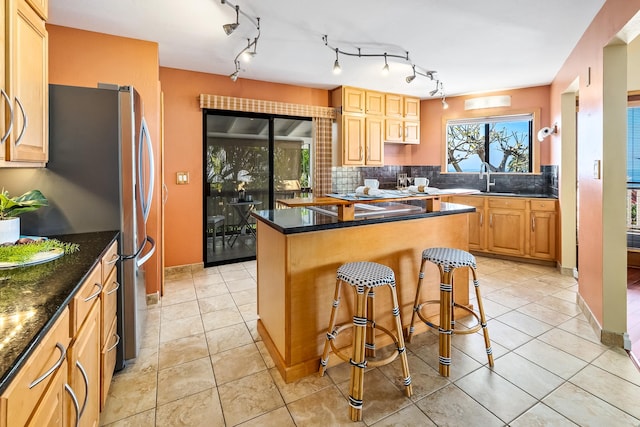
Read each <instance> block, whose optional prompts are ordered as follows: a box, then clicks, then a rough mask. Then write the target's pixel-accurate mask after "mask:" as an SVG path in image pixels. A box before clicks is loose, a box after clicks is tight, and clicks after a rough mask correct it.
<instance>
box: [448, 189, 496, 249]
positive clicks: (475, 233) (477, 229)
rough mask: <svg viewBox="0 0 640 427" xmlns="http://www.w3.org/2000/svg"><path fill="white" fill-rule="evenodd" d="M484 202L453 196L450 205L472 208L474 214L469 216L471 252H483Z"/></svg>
mask: <svg viewBox="0 0 640 427" xmlns="http://www.w3.org/2000/svg"><path fill="white" fill-rule="evenodd" d="M485 200H486V198H484V197H473V196H453V197H451V198H450V200H449V201H450V202H451V203H459V204H461V205H467V206H473V207H474V208H476V211H475V212H472V213H470V214H469V249H470V250H472V251H484V250H486V248H487V245H486V229H485Z"/></svg>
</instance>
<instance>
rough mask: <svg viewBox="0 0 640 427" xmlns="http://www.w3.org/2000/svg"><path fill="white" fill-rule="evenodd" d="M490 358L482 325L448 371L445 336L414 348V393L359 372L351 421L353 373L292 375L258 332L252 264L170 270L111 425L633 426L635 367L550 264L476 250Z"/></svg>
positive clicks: (391, 369)
mask: <svg viewBox="0 0 640 427" xmlns="http://www.w3.org/2000/svg"><path fill="white" fill-rule="evenodd" d="M478 270H479V274H480V279H481V282H480V283H481V289H482V291H483V296H484V297H483V300H484V305H485V310H486V312H487V314H488V315H489V316H490V320H489V330H490V334H491V338H492V344H493V352H494V355H495V358H496V359H495V367H494V368H493V369H490V368H488V367H487V360H486V354H485V352H484V347H483V342H482V337H481V335H480V334H473V335H456V336H454V337H453V345H454V348H453V352H452V357H453V362H452V363H453V364H452V368H451V376H450V377H449V378H448V379H447V378H443V377H441V376H439V375H438V372H437V368H438V367H437V353H438V344H437V336H436V335H435V334H433V333H430V332H428V333H424V334H421V335H419V336H417V337H415V338H414V340H413V342H412V343H410V344H408V346H407V348H408V351H409V352H408V356H409V366H410V370H411V375H412V379H413V387H414V395H413V396H412V397H411V398H410V399H409V398H406V397H405V396H404V395H403V393H402V392H401V386H400V384H399V382H398V381H397V380H396V378H400V377H401V370H400V365H399V360H396V361H395V362H394V363H393V364H391V365H387V366H383V367H380V368H375V369H369V370H367V372H366V374H365V385H364V390H365V394H364V398H365V406H364V412H363V414H364V417H363V422H361V423H353V422H351V421H350V420H349V418H348V412H349V411H348V404H347V399H346V396H347V390H348V387H349V370H348V367H347V366H346V365H345V364H342V365H338V366H336V367H334V368H331V369H329V370H328V375H325V376H324V377H318V376H313V375H312V376H309V377H306V378H303V379H302V380H300V381H297V382H295V383H293V384H285V383H284V382H283V381H282V378H281V377H280V374H279V373H278V371H277V369H276V368H274V363H273V361H272V359H271V358H270V357H269V355H268V353H267V352H266V349H265V347H264V345H263V343H262V341H261V339H260V337H259V335H258V334H257V332H256V323H257V315H256V294H255V289H256V264H255V261H254V262H244V263H238V264H231V265H226V266H220V267H214V268H208V269H205V270H200V271H194V272H188V273H182V274H174V275H172V276H171V277H168V279H167V283H166V295H165V296H164V297H163V299H162V301H161V304H158V305H157V306H154V307H151V308H150V309H149V326H148V330H147V331H148V332H147V335H146V337H145V340H144V344H143V349H142V351H141V353H140V356H139V357H138V358H137V359H136V360H135V363H132V364H131V365H129V366H128V367H127V368H126V369H125V370H123V371H122V372H120V373H118V374H117V375H115V376H114V378H113V384H112V387H111V390H110V392H109V398H108V401H107V405H106V408H105V410H104V412H103V413H102V416H101V419H100V422H101V425H109V426H136V427H137V426H143V427H144V426H207V427H211V426H235V425H242V426H278V427H279V426H336V425H347V426H356V425H365V426H430V425H437V426H494V425H495V426H503V425H510V426H543V425H549V426H565V425H566V426H569V425H581V426H624V425H629V426H639V425H640V403H639V402H640V373H639V372H638V370H637V369H636V368H635V366H634V365H633V364H632V363H631V361H630V359H629V358H628V356H627V354H626V353H625V352H624V351H623V350H621V349H614V348H609V347H606V346H604V345H602V344H600V343H599V342H598V340H597V338H596V335H595V333H594V332H593V330H592V329H591V327H590V326H589V324H588V323H587V322H586V320H585V317H584V316H583V315H582V313H581V312H580V309H579V308H578V306H577V305H576V303H575V293H576V289H577V285H576V283H575V281H574V280H573V279H572V278H569V277H565V276H561V275H559V274H558V273H556V272H555V270H554V269H552V268H547V267H541V266H535V265H530V264H524V263H516V262H510V261H502V260H494V259H488V258H478Z"/></svg>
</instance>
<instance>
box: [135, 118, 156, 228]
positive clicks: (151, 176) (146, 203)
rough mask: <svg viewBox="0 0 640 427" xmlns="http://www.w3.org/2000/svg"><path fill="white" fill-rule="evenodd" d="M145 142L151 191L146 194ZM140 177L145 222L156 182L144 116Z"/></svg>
mask: <svg viewBox="0 0 640 427" xmlns="http://www.w3.org/2000/svg"><path fill="white" fill-rule="evenodd" d="M143 143H144V145H145V146H146V148H147V156H148V159H149V192H148V193H147V194H146V196H145V194H144V191H145V185H144V184H145V179H144V174H143V173H144V161H143V160H142V154H143ZM138 177H139V180H140V185H139V186H138V194H139V195H140V201H141V204H142V214H143V216H144V221H145V223H146V222H147V218H148V217H149V212H150V211H151V200H152V199H153V187H154V183H155V165H154V159H153V146H152V143H151V136H150V135H149V128H148V127H147V121H146V120H145V119H144V117H143V118H142V122H141V124H140V141H139V143H138Z"/></svg>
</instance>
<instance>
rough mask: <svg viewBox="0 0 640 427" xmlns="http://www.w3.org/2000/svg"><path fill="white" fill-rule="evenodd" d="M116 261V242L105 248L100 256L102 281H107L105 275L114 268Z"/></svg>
mask: <svg viewBox="0 0 640 427" xmlns="http://www.w3.org/2000/svg"><path fill="white" fill-rule="evenodd" d="M117 262H118V242H113V244H112V245H111V246H110V247H109V249H107V252H106V253H105V254H104V256H103V257H102V283H107V277H109V275H110V274H111V270H113V269H114V268H116V264H117Z"/></svg>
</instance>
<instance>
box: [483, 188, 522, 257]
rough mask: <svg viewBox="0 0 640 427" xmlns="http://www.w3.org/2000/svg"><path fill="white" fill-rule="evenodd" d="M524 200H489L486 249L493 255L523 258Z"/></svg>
mask: <svg viewBox="0 0 640 427" xmlns="http://www.w3.org/2000/svg"><path fill="white" fill-rule="evenodd" d="M525 209H526V200H513V199H505V198H495V199H493V198H490V199H489V200H488V207H487V214H488V217H489V218H488V219H489V228H488V230H487V249H488V250H489V251H491V252H493V253H497V254H504V255H515V256H523V255H524V254H525V252H526V247H525V221H526V212H525Z"/></svg>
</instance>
